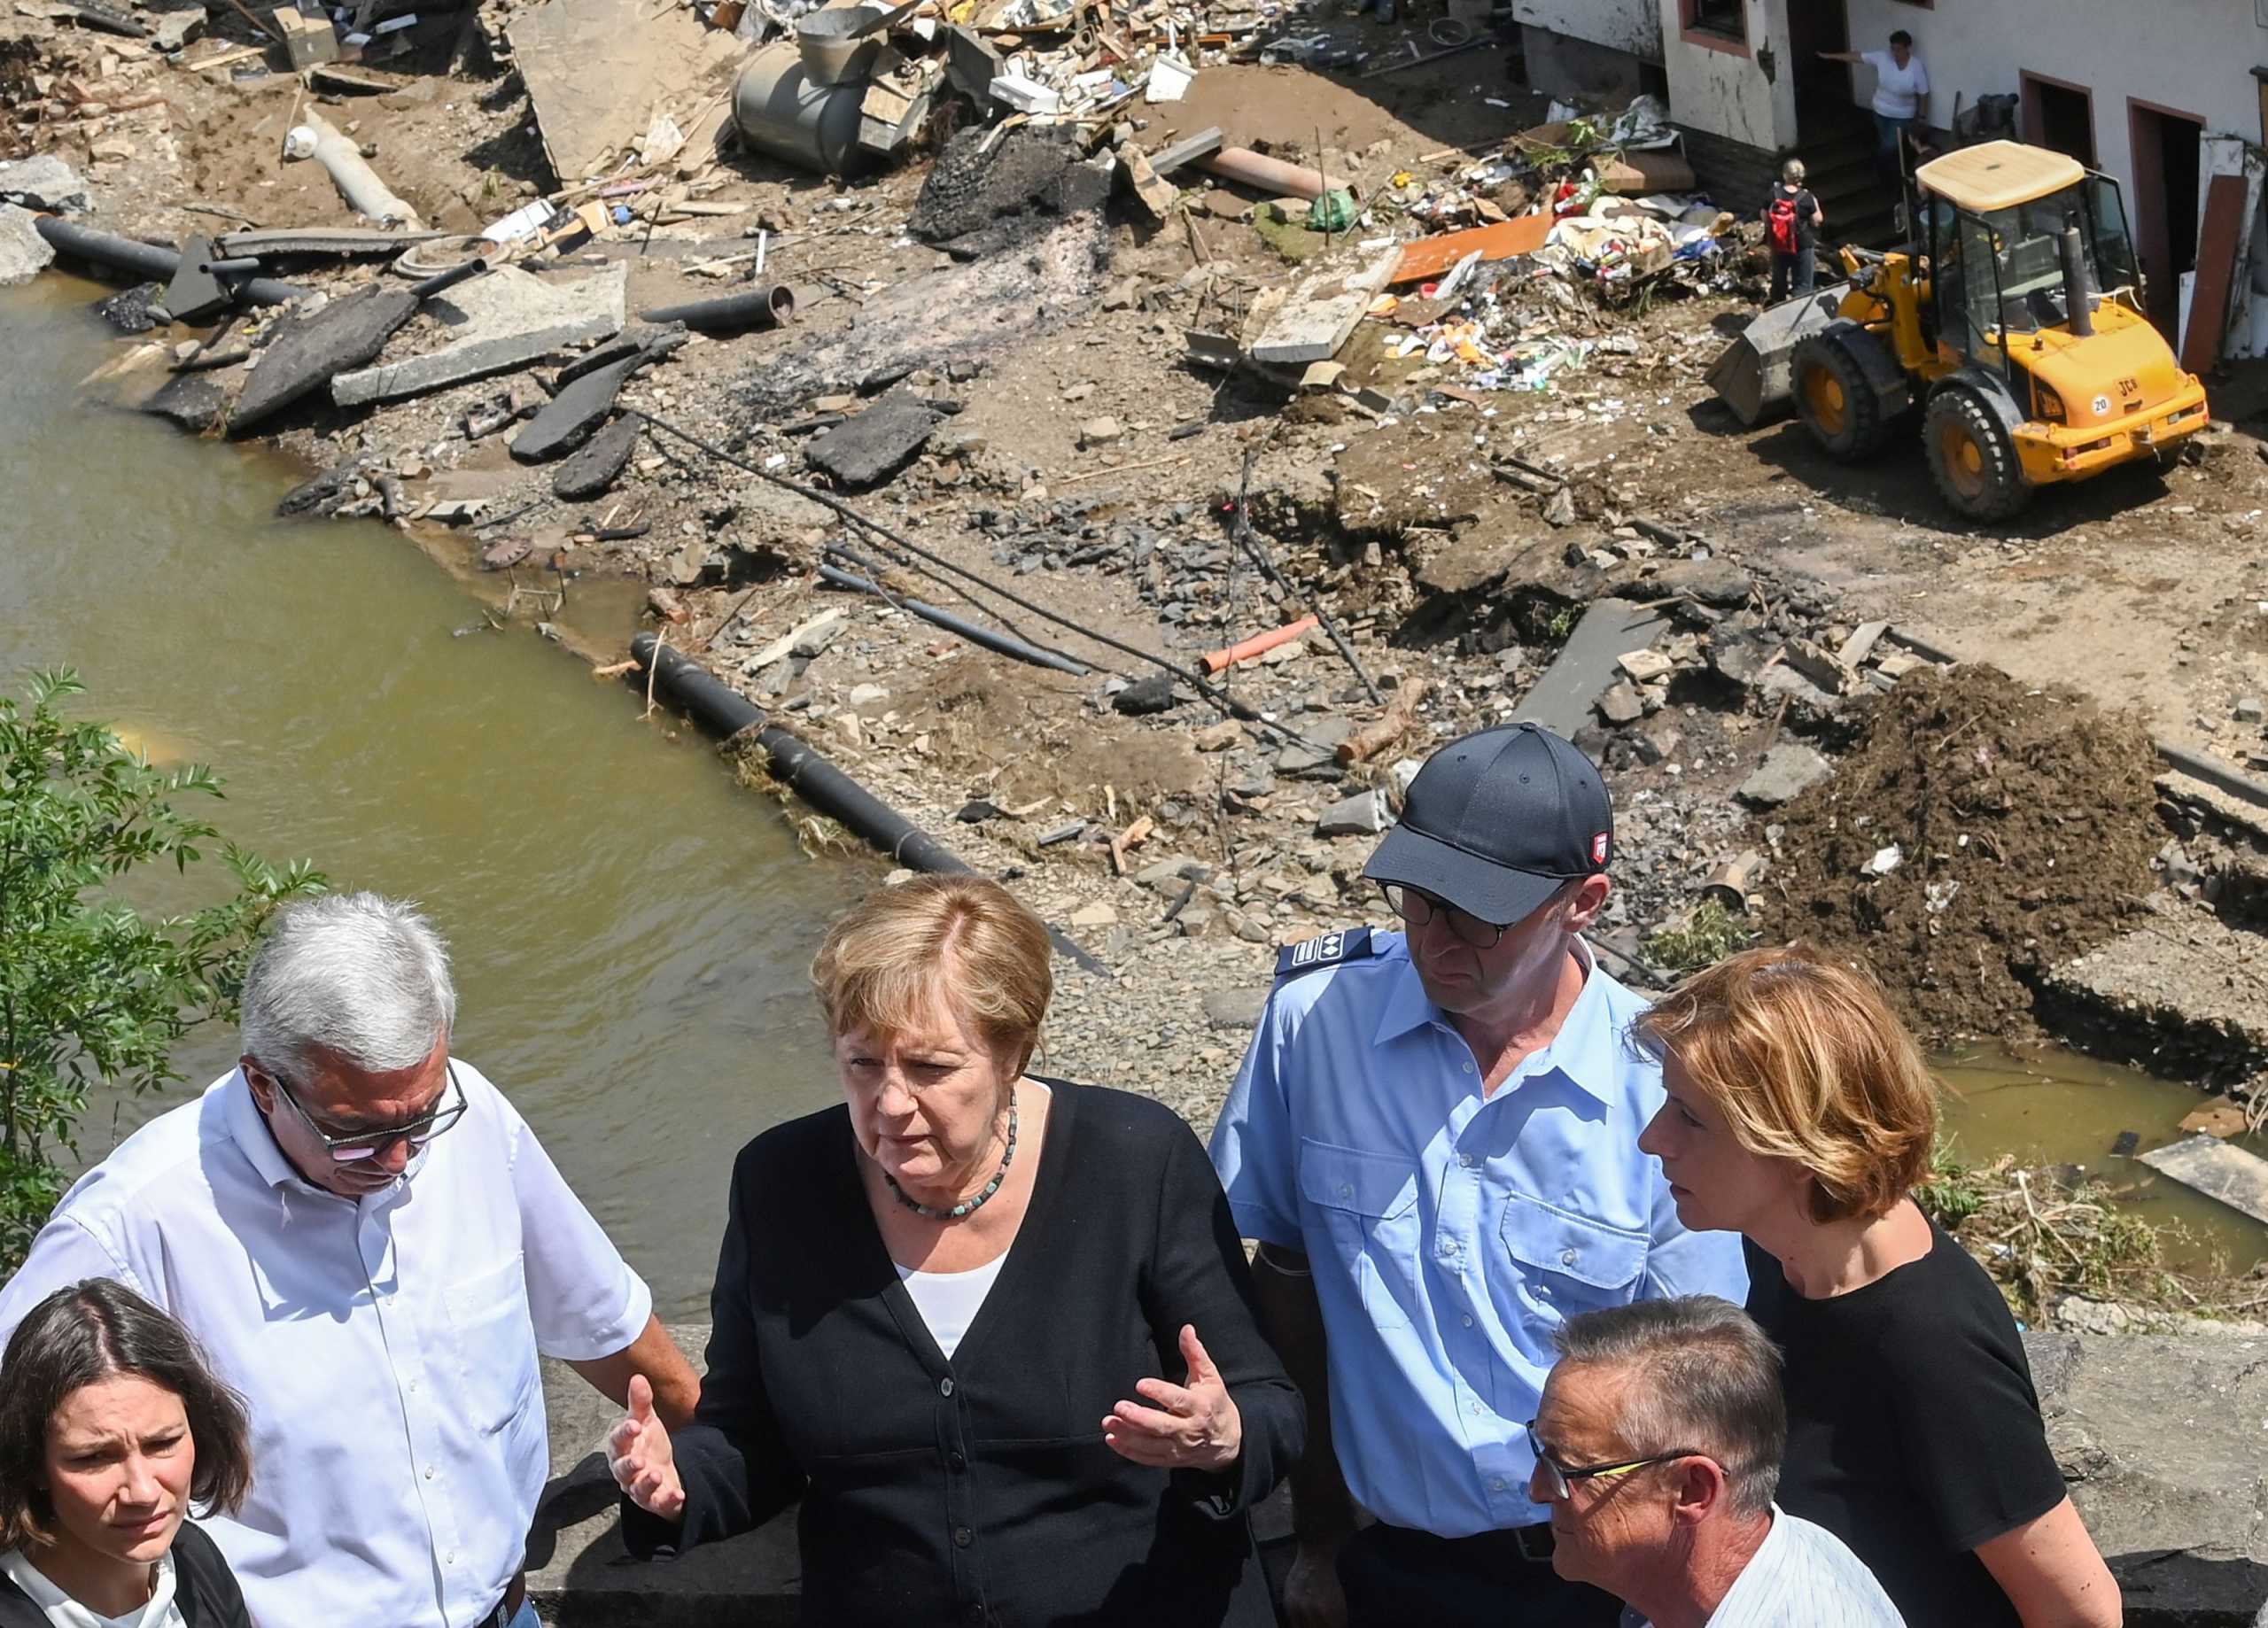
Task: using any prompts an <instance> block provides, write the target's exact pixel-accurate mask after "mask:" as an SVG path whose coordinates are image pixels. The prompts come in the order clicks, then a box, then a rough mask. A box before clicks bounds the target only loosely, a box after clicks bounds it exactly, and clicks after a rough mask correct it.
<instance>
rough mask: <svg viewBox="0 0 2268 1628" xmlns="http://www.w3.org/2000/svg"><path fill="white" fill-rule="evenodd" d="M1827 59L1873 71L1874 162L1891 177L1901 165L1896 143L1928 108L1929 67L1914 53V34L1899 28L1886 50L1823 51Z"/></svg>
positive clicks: (1922, 118) (1923, 119) (1921, 120)
mask: <svg viewBox="0 0 2268 1628" xmlns="http://www.w3.org/2000/svg"><path fill="white" fill-rule="evenodd" d="M1819 54H1820V56H1821V58H1823V59H1824V60H1826V61H1829V62H1850V63H1864V64H1865V65H1866V66H1868V67H1870V68H1872V69H1873V70H1874V71H1875V95H1874V113H1875V161H1876V163H1877V164H1878V165H1880V166H1881V167H1883V169H1884V172H1885V173H1886V174H1889V175H1890V176H1891V178H1893V179H1895V178H1896V176H1897V174H1898V173H1899V170H1900V169H1901V168H1902V167H1903V164H1902V159H1903V157H1904V155H1903V153H1902V151H1900V143H1902V142H1903V141H1904V140H1905V139H1906V137H1907V136H1908V135H1910V134H1911V133H1912V132H1913V131H1914V130H1915V128H1917V127H1918V126H1921V125H1922V124H1924V123H1926V122H1927V116H1928V114H1929V111H1930V70H1929V69H1928V68H1926V67H1924V66H1922V58H1919V57H1917V56H1915V54H1914V36H1913V35H1910V34H1908V33H1907V32H1906V30H1905V29H1903V28H1900V29H1899V31H1898V32H1897V33H1895V34H1893V35H1891V36H1890V49H1889V50H1864V51H1860V50H1823V51H1821V52H1820V53H1819Z"/></svg>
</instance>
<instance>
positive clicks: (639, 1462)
mask: <svg viewBox="0 0 2268 1628" xmlns="http://www.w3.org/2000/svg"><path fill="white" fill-rule="evenodd" d="M606 1467H607V1468H608V1469H610V1470H612V1471H613V1472H614V1480H615V1485H617V1486H619V1487H620V1488H621V1489H622V1490H623V1491H624V1492H627V1493H629V1494H630V1499H631V1501H632V1502H633V1503H634V1504H636V1505H637V1506H638V1507H639V1508H641V1509H643V1510H644V1511H646V1513H647V1514H649V1515H658V1516H661V1517H662V1518H663V1519H664V1520H665V1521H674V1520H676V1519H677V1518H678V1516H681V1515H683V1514H684V1513H685V1484H684V1483H683V1482H681V1481H680V1480H679V1479H678V1478H677V1453H676V1450H675V1449H673V1448H672V1446H670V1432H669V1427H668V1426H667V1425H665V1424H664V1423H662V1422H661V1421H660V1420H659V1419H657V1418H656V1417H655V1416H654V1387H653V1386H652V1385H650V1384H648V1383H647V1382H646V1376H644V1375H643V1374H633V1375H632V1376H630V1416H629V1417H628V1418H626V1419H625V1420H623V1421H622V1422H621V1423H618V1424H617V1425H616V1426H615V1427H614V1429H613V1430H610V1431H609V1432H608V1433H607V1438H606Z"/></svg>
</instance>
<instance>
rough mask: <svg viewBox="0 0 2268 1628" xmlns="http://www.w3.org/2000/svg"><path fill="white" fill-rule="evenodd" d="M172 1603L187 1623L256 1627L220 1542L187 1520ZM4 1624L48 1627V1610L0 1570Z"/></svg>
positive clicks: (200, 1627) (177, 1540)
mask: <svg viewBox="0 0 2268 1628" xmlns="http://www.w3.org/2000/svg"><path fill="white" fill-rule="evenodd" d="M173 1554H174V1602H175V1604H176V1605H178V1606H180V1607H181V1619H182V1621H183V1622H184V1623H186V1624H189V1628H252V1618H251V1617H250V1616H246V1615H245V1597H244V1595H243V1594H242V1593H239V1592H238V1591H237V1578H236V1574H235V1573H234V1572H232V1571H230V1570H229V1562H227V1561H226V1560H224V1559H222V1558H221V1547H220V1545H218V1544H216V1543H214V1541H213V1539H210V1538H208V1537H206V1535H205V1534H204V1533H203V1532H202V1531H198V1528H197V1523H195V1522H194V1521H183V1523H181V1530H180V1531H177V1532H175V1534H174V1549H173ZM0 1628H48V1621H47V1613H46V1612H44V1611H43V1610H41V1609H39V1608H38V1607H37V1606H35V1605H34V1604H33V1603H32V1601H31V1596H30V1595H29V1594H27V1593H24V1591H23V1590H22V1589H20V1588H18V1587H17V1586H16V1585H15V1581H14V1579H13V1578H9V1577H8V1576H6V1575H5V1574H4V1573H0Z"/></svg>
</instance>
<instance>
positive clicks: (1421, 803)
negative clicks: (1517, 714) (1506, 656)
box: [1363, 724, 1614, 925]
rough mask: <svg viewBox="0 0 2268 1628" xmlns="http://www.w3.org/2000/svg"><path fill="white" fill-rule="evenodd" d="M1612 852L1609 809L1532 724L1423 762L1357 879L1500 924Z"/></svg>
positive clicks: (1602, 793)
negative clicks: (1398, 818) (1412, 891)
mask: <svg viewBox="0 0 2268 1628" xmlns="http://www.w3.org/2000/svg"><path fill="white" fill-rule="evenodd" d="M1613 846H1614V805H1613V803H1612V802H1611V801H1610V800H1609V798H1608V797H1607V795H1606V782H1605V781H1604V780H1602V779H1599V775H1598V771H1597V770H1596V768H1594V767H1592V765H1591V762H1590V760H1589V759H1588V758H1587V757H1585V756H1583V755H1582V754H1581V752H1578V751H1577V750H1576V749H1575V748H1573V747H1572V746H1570V745H1569V744H1568V743H1567V742H1566V741H1565V740H1561V739H1560V738H1559V737H1558V736H1557V735H1555V734H1553V733H1551V732H1550V730H1548V729H1546V728H1544V727H1543V726H1542V725H1540V724H1512V725H1505V726H1504V727H1503V728H1499V729H1484V730H1481V731H1480V732H1478V733H1474V734H1470V735H1465V736H1463V737H1461V738H1460V739H1458V740H1452V741H1450V742H1449V744H1448V745H1447V746H1445V747H1443V748H1441V750H1440V751H1438V752H1436V753H1434V754H1433V756H1431V757H1430V758H1428V759H1426V761H1425V767H1424V768H1423V769H1420V770H1419V771H1417V779H1414V780H1412V781H1411V782H1410V794H1409V795H1408V796H1407V797H1406V798H1405V799H1404V800H1403V802H1402V823H1401V824H1399V825H1397V826H1394V829H1393V830H1392V831H1390V832H1388V833H1386V841H1383V842H1381V843H1379V849H1378V852H1376V853H1374V854H1372V855H1371V862H1370V864H1367V865H1364V866H1363V875H1364V876H1367V877H1369V878H1371V880H1374V881H1380V882H1401V883H1403V884H1405V885H1407V886H1409V887H1411V888H1420V889H1422V890H1424V891H1425V892H1426V893H1430V894H1432V895H1434V896H1435V897H1437V898H1441V899H1446V900H1448V901H1449V903H1451V904H1454V905H1456V907H1457V908H1458V909H1459V910H1461V911H1466V912H1468V913H1469V914H1471V915H1474V916H1478V917H1479V918H1480V919H1481V920H1483V921H1493V922H1500V923H1503V924H1506V925H1509V924H1511V923H1512V922H1515V921H1519V920H1521V919H1525V918H1526V916H1527V915H1528V914H1529V913H1530V912H1532V911H1534V910H1535V908H1536V907H1537V906H1538V905H1540V904H1542V903H1543V902H1544V901H1545V900H1546V899H1548V898H1550V896H1551V895H1552V894H1553V893H1555V892H1557V890H1558V888H1560V886H1561V885H1562V884H1563V883H1565V882H1568V881H1571V880H1573V879H1575V878H1576V877H1579V876H1597V875H1602V874H1604V872H1605V870H1606V862H1607V858H1608V856H1609V855H1610V854H1611V853H1612V850H1613Z"/></svg>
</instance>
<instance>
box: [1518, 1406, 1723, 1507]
mask: <svg viewBox="0 0 2268 1628" xmlns="http://www.w3.org/2000/svg"><path fill="white" fill-rule="evenodd" d="M1527 1445H1528V1446H1529V1447H1530V1448H1532V1449H1534V1453H1535V1466H1536V1468H1537V1469H1540V1470H1542V1472H1543V1496H1544V1499H1545V1500H1546V1501H1547V1502H1550V1503H1555V1504H1557V1503H1565V1501H1566V1500H1568V1499H1570V1498H1573V1496H1574V1495H1575V1483H1576V1482H1578V1481H1604V1480H1605V1479H1607V1478H1608V1477H1611V1476H1627V1475H1628V1474H1630V1473H1631V1472H1632V1471H1633V1470H1640V1469H1650V1468H1651V1467H1652V1466H1653V1465H1656V1464H1674V1463H1675V1462H1676V1461H1678V1460H1680V1459H1705V1458H1707V1457H1708V1456H1709V1455H1708V1454H1705V1453H1696V1452H1694V1451H1693V1450H1692V1449H1691V1448H1689V1447H1681V1448H1679V1449H1678V1450H1677V1451H1676V1452H1674V1453H1657V1454H1653V1455H1652V1456H1651V1457H1650V1458H1643V1459H1624V1460H1622V1461H1619V1462H1617V1463H1612V1464H1562V1463H1561V1462H1560V1461H1558V1460H1557V1459H1556V1458H1554V1457H1552V1456H1551V1454H1550V1450H1549V1449H1548V1448H1546V1447H1545V1446H1544V1445H1543V1438H1542V1437H1541V1436H1538V1435H1537V1434H1536V1433H1535V1421H1534V1420H1533V1419H1531V1420H1529V1421H1528V1423H1527Z"/></svg>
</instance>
